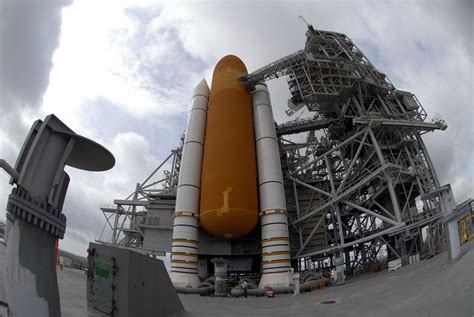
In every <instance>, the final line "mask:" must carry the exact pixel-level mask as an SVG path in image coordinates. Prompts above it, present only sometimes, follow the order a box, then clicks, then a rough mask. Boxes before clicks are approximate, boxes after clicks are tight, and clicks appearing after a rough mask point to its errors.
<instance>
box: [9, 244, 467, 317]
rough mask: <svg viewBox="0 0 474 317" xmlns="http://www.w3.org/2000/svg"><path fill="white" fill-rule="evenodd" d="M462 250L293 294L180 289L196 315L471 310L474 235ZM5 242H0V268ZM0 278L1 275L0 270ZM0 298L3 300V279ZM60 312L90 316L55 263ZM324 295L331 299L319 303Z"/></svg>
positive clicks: (69, 273) (82, 285) (82, 291)
mask: <svg viewBox="0 0 474 317" xmlns="http://www.w3.org/2000/svg"><path fill="white" fill-rule="evenodd" d="M463 249H464V252H465V253H464V255H463V256H462V257H461V258H459V259H458V260H457V261H455V262H453V263H447V255H446V253H443V254H441V255H439V256H436V257H434V258H431V259H429V260H425V261H422V262H419V263H416V264H413V265H409V266H405V267H402V268H401V269H400V270H398V271H396V272H387V271H384V272H378V273H367V274H363V275H359V276H356V277H354V278H352V279H349V280H348V281H347V283H346V285H343V286H338V287H328V288H325V289H324V290H317V291H313V292H309V293H304V294H301V295H298V296H293V295H277V296H276V297H275V298H266V297H258V298H257V297H248V298H217V297H201V296H198V295H180V298H181V300H182V302H183V305H184V306H185V308H186V310H187V311H188V312H190V313H192V314H193V315H195V316H206V317H208V316H209V317H212V316H219V317H220V316H239V317H241V316H272V317H274V316H285V317H286V316H318V317H319V316H470V317H472V316H474V274H473V268H474V241H471V243H470V244H467V245H465V246H464V248H463ZM3 253H4V246H3V245H0V269H1V268H2V265H3ZM0 276H1V280H3V276H2V275H0ZM1 282H2V283H0V300H5V297H4V296H5V293H4V290H3V281H1ZM58 283H59V289H60V292H61V307H62V315H63V316H93V315H92V314H90V313H88V312H87V308H86V306H87V305H86V278H85V274H84V272H83V271H80V270H75V269H70V268H64V269H63V270H59V269H58ZM324 301H334V303H332V304H324V303H322V302H324Z"/></svg>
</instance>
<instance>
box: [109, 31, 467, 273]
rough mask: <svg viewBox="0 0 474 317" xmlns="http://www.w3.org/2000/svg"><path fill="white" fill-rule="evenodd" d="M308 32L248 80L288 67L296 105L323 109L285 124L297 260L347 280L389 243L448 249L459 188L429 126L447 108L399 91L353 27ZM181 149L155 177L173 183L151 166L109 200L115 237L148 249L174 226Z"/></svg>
mask: <svg viewBox="0 0 474 317" xmlns="http://www.w3.org/2000/svg"><path fill="white" fill-rule="evenodd" d="M306 36H307V39H306V44H305V47H304V49H303V50H300V51H297V52H296V53H294V54H291V55H288V56H285V57H283V58H281V59H279V60H277V61H275V62H273V63H271V64H269V65H266V66H264V67H262V68H260V69H258V70H256V71H255V72H253V73H250V74H248V75H246V76H244V77H242V78H241V81H242V82H243V83H244V84H245V85H246V86H247V88H248V90H249V91H253V90H254V89H255V87H256V86H257V85H258V84H261V83H264V82H266V81H269V80H272V79H276V78H279V77H286V78H287V82H288V87H289V91H290V93H291V98H290V99H289V100H288V109H287V111H286V113H287V114H288V115H289V116H291V115H293V114H295V113H296V112H297V111H298V110H300V109H302V108H304V107H306V108H307V109H308V111H309V113H310V114H311V117H309V118H306V119H303V120H299V119H298V120H293V121H289V122H287V123H284V124H281V125H278V126H277V129H276V132H277V138H278V145H279V152H280V158H281V162H282V173H283V184H284V189H285V198H286V207H287V208H286V209H287V215H288V228H289V234H290V238H289V241H290V248H291V259H292V267H293V269H295V270H296V271H304V270H311V269H321V268H334V267H335V268H336V269H337V274H338V281H340V282H342V281H343V280H344V273H346V274H352V273H354V271H364V270H368V269H370V267H371V265H372V264H373V263H374V262H375V261H376V260H377V255H378V254H380V251H381V249H382V248H386V251H387V254H388V258H389V259H390V258H401V259H402V262H403V261H407V259H408V257H409V256H410V255H412V254H416V253H422V254H423V255H425V256H429V255H433V254H435V253H438V252H440V251H441V250H442V249H443V248H444V245H445V238H444V236H445V234H444V225H443V223H442V221H441V219H442V218H443V217H444V219H446V215H447V214H448V213H450V212H451V210H448V209H449V208H451V207H449V206H450V204H448V203H446V201H445V198H443V197H448V198H446V199H448V200H449V199H452V194H450V195H449V194H446V195H444V196H443V194H442V193H444V187H443V188H441V187H440V184H439V181H438V178H437V176H436V172H435V169H434V167H433V163H432V161H431V159H430V156H429V154H428V152H427V149H426V147H425V144H424V142H423V139H422V135H423V134H424V133H427V132H432V131H434V130H444V129H446V128H447V125H446V124H445V122H444V121H443V120H441V119H439V118H438V119H434V120H432V121H431V122H427V121H426V119H427V114H426V112H425V110H424V108H423V106H422V105H421V104H420V102H419V101H418V99H417V98H416V97H415V95H413V94H412V93H410V92H406V91H401V90H397V89H396V88H395V87H394V86H393V84H392V83H391V82H390V80H389V79H388V78H387V76H386V75H385V74H383V73H382V72H380V71H379V70H377V69H376V68H375V67H374V65H373V64H372V63H371V62H370V61H369V60H368V59H367V57H366V56H365V55H364V54H363V53H362V51H361V50H360V49H358V48H357V46H356V45H355V44H354V43H353V42H352V41H351V40H350V39H349V38H348V37H347V36H346V35H344V34H341V33H337V32H328V31H321V30H316V29H314V28H313V27H312V26H311V25H308V30H307V33H306ZM270 94H271V92H270ZM181 149H182V147H179V148H178V149H176V150H174V151H172V154H171V155H170V156H169V157H168V158H167V160H169V159H172V164H171V170H170V172H167V173H166V174H165V177H164V178H162V179H159V181H156V182H151V183H150V184H151V185H156V184H163V186H162V187H160V188H159V189H153V190H151V189H150V188H151V185H150V184H148V183H147V182H148V181H149V180H150V179H151V176H150V177H149V178H148V179H147V180H146V181H145V182H143V183H141V184H138V185H137V188H136V190H135V192H134V193H132V194H131V196H129V197H128V198H127V199H126V200H116V201H115V204H116V205H117V207H116V208H115V207H114V208H112V209H110V208H102V210H103V211H104V214H105V215H106V218H107V223H108V224H109V225H110V228H111V229H112V231H113V238H112V243H113V244H122V245H125V246H128V247H137V248H144V249H145V250H146V249H149V248H150V244H147V237H146V232H145V230H146V229H147V228H148V229H149V228H150V226H152V227H153V226H154V230H155V231H156V232H165V231H166V230H168V231H169V230H171V225H172V222H166V224H165V223H164V222H163V219H167V217H168V216H171V212H172V211H173V209H174V205H173V204H174V195H175V193H176V186H177V175H178V173H179V167H180V157H181ZM164 164H165V163H163V164H161V165H160V167H162V166H164ZM155 172H156V171H155ZM155 172H154V173H153V174H152V175H154V174H155ZM440 188H441V189H440ZM448 190H449V191H450V189H449V188H447V187H446V193H448ZM132 197H133V198H132ZM449 197H450V198H449ZM130 198H132V199H130ZM453 203H454V202H453V201H451V205H452V204H453ZM124 206H128V207H129V209H128V210H125V209H124ZM137 206H142V207H144V209H143V210H138V209H137ZM157 206H159V207H157ZM158 216H160V217H161V218H160V219H162V222H161V223H156V222H155V221H154V219H156V217H158ZM111 219H114V222H113V224H112V223H111V222H110V220H111ZM423 228H426V234H427V236H428V238H427V240H426V242H423V239H422V229H423ZM451 236H452V235H451ZM170 239H171V237H170ZM453 243H454V242H453ZM458 244H459V243H458ZM170 248H171V244H170V245H169V247H168V248H164V246H162V245H158V247H157V249H158V250H161V251H168V252H169V250H170ZM343 271H345V272H343ZM257 273H258V272H257Z"/></svg>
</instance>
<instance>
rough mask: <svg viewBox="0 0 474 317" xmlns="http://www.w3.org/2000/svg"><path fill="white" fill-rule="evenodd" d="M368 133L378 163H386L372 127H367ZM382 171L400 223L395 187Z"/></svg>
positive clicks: (388, 176)
mask: <svg viewBox="0 0 474 317" xmlns="http://www.w3.org/2000/svg"><path fill="white" fill-rule="evenodd" d="M369 134H370V139H371V140H372V143H373V145H374V148H375V153H376V154H377V157H378V159H379V161H380V163H381V164H382V165H383V164H385V163H386V161H385V158H384V156H383V154H382V150H380V147H379V143H378V142H377V139H376V138H375V135H374V133H373V132H372V128H370V127H369ZM383 173H384V176H385V178H386V180H387V189H388V193H389V195H390V200H391V201H392V206H393V211H394V212H395V218H396V219H397V222H398V223H401V222H402V215H401V213H400V206H399V205H398V199H397V195H396V193H395V189H394V187H393V183H392V178H391V177H390V175H388V173H387V172H386V171H384V172H383Z"/></svg>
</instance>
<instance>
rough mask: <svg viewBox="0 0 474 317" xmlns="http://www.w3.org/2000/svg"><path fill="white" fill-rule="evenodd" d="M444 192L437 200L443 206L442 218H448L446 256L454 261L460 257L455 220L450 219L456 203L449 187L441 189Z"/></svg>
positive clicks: (457, 228)
mask: <svg viewBox="0 0 474 317" xmlns="http://www.w3.org/2000/svg"><path fill="white" fill-rule="evenodd" d="M442 188H443V189H444V190H443V191H441V192H440V195H439V198H440V201H441V205H442V206H443V216H444V217H446V218H449V220H448V221H447V223H446V224H445V226H446V229H447V230H446V235H447V237H446V238H447V241H448V254H449V258H450V259H451V260H454V259H456V258H457V257H458V256H459V255H461V243H460V241H459V227H458V222H457V219H456V218H455V217H454V218H452V214H453V213H454V208H455V207H456V202H455V200H454V196H453V191H452V190H451V185H449V184H448V185H445V186H443V187H442Z"/></svg>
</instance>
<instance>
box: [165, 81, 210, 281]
mask: <svg viewBox="0 0 474 317" xmlns="http://www.w3.org/2000/svg"><path fill="white" fill-rule="evenodd" d="M208 101H209V87H208V85H207V83H206V81H205V80H204V79H203V80H202V81H201V82H200V83H199V84H198V85H197V86H196V88H194V92H193V101H192V108H191V111H190V112H189V120H188V126H187V129H186V135H185V138H184V147H183V154H182V156H181V167H180V172H179V180H178V190H177V193H176V208H175V213H174V222H173V240H172V244H171V274H170V275H171V281H172V282H173V284H174V285H175V286H181V287H198V285H199V283H200V280H199V277H198V274H197V261H198V217H199V195H200V186H201V167H202V155H203V150H204V135H205V132H206V120H207V105H208Z"/></svg>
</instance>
